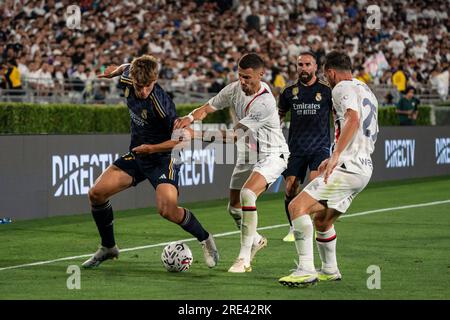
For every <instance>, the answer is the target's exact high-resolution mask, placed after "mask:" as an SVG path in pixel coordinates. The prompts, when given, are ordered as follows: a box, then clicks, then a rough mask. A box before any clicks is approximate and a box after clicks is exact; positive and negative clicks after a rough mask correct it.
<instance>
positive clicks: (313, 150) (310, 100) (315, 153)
mask: <svg viewBox="0 0 450 320" xmlns="http://www.w3.org/2000/svg"><path fill="white" fill-rule="evenodd" d="M297 71H298V81H297V82H296V83H295V84H293V85H291V86H289V87H287V88H286V89H285V90H284V91H283V92H282V93H281V94H280V98H279V101H278V113H279V116H280V120H281V121H282V122H284V119H285V117H286V114H287V112H289V111H290V112H291V124H290V127H289V138H288V144H289V152H290V153H291V155H290V157H289V162H288V168H287V169H286V171H285V172H284V173H283V176H284V177H285V179H286V194H285V200H284V203H285V211H286V215H287V217H288V220H289V224H290V230H289V233H288V235H286V237H284V239H283V240H284V241H288V242H293V241H294V233H293V227H292V221H291V218H290V216H289V210H288V207H289V203H290V202H291V200H292V199H293V198H295V196H296V195H297V194H299V193H300V184H302V183H303V182H305V178H306V172H307V170H308V169H309V171H310V174H309V179H310V180H313V179H314V178H316V177H317V176H318V171H317V169H318V167H319V165H320V163H321V162H322V161H323V160H325V159H327V158H328V157H329V156H330V144H331V141H330V112H331V110H332V101H331V88H330V87H329V85H328V84H327V83H326V82H324V81H322V80H320V79H318V78H317V76H316V72H317V63H316V58H315V55H314V54H313V53H311V52H303V53H301V54H300V55H299V57H298V60H297Z"/></svg>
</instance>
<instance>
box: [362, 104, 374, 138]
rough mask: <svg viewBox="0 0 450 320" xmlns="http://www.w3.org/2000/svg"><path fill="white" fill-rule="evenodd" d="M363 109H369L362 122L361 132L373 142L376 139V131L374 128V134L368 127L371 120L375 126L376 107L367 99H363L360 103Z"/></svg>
mask: <svg viewBox="0 0 450 320" xmlns="http://www.w3.org/2000/svg"><path fill="white" fill-rule="evenodd" d="M362 104H363V106H364V107H370V112H369V115H368V116H367V117H366V118H365V119H364V121H363V132H364V135H365V136H366V137H368V138H372V140H373V141H375V140H376V139H377V134H378V133H377V131H376V130H377V129H376V127H375V129H374V133H373V134H372V131H371V130H370V129H369V126H370V125H371V124H372V123H373V122H372V120H375V124H376V122H377V107H376V106H375V105H374V104H373V103H372V102H371V101H370V100H369V99H368V98H364V100H363V102H362Z"/></svg>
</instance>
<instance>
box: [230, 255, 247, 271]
mask: <svg viewBox="0 0 450 320" xmlns="http://www.w3.org/2000/svg"><path fill="white" fill-rule="evenodd" d="M228 272H232V273H245V272H252V266H251V265H248V266H246V265H245V262H244V259H242V258H237V259H236V261H235V262H234V263H233V265H232V266H231V267H230V269H228Z"/></svg>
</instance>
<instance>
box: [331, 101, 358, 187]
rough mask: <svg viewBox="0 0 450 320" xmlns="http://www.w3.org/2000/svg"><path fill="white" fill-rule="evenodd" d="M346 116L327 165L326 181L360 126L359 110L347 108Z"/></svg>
mask: <svg viewBox="0 0 450 320" xmlns="http://www.w3.org/2000/svg"><path fill="white" fill-rule="evenodd" d="M344 117H345V122H344V127H343V128H342V130H341V134H340V136H339V140H338V142H337V143H336V146H335V148H334V150H333V154H332V155H331V157H330V159H329V160H328V163H327V164H326V167H325V171H324V176H323V178H324V181H325V183H327V182H328V177H329V176H330V175H331V173H332V172H333V170H334V168H336V165H337V164H338V162H339V156H340V155H341V153H342V151H344V150H345V148H347V146H348V144H349V143H350V141H351V140H352V139H353V137H354V136H355V134H356V132H357V131H358V128H359V115H358V112H357V111H355V110H353V109H347V111H346V112H345V115H344Z"/></svg>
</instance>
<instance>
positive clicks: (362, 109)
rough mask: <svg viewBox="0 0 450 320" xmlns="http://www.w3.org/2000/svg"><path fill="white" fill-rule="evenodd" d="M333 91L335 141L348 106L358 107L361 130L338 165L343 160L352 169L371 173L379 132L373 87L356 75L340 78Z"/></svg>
mask: <svg viewBox="0 0 450 320" xmlns="http://www.w3.org/2000/svg"><path fill="white" fill-rule="evenodd" d="M331 94H332V98H333V109H334V116H335V133H336V134H335V140H334V142H335V144H336V143H337V141H338V140H339V135H340V131H341V129H342V128H343V127H344V122H345V120H344V115H345V112H346V111H347V109H352V110H355V111H357V112H358V115H359V128H358V131H357V132H356V134H355V136H354V138H353V139H352V140H351V141H350V143H349V144H348V145H347V148H345V150H344V151H343V152H342V154H341V155H340V159H339V161H340V163H339V164H338V165H339V166H340V165H342V164H344V166H345V168H346V169H347V170H349V171H352V172H356V173H360V174H363V175H366V176H371V175H372V170H373V166H372V160H371V154H372V153H373V151H374V149H375V141H376V140H377V134H378V116H377V115H378V101H377V99H376V97H375V95H374V94H373V92H372V91H371V90H370V88H369V87H368V86H367V85H366V84H365V83H363V82H361V81H359V80H357V79H352V80H345V81H341V82H339V83H338V84H337V85H336V86H335V87H334V88H333V91H332V93H331Z"/></svg>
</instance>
